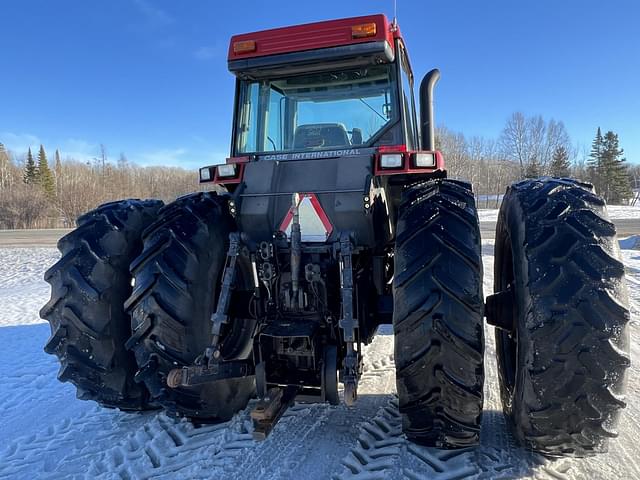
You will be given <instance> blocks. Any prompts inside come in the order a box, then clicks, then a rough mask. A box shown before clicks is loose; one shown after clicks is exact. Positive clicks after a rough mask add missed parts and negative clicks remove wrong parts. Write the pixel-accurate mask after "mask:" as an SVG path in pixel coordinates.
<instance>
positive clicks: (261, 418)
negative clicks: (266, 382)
mask: <svg viewBox="0 0 640 480" xmlns="http://www.w3.org/2000/svg"><path fill="white" fill-rule="evenodd" d="M298 390H299V388H298V387H296V386H291V385H290V386H288V387H285V388H280V387H274V388H271V389H269V392H268V393H267V396H266V397H265V398H263V399H261V400H260V401H259V402H258V404H257V405H256V406H255V408H254V409H253V410H252V411H251V419H252V420H253V427H254V430H253V439H254V440H258V441H262V440H264V439H266V438H267V436H268V435H269V433H271V430H273V427H274V426H275V425H276V423H278V420H280V417H282V414H283V413H284V412H285V411H286V410H287V408H289V407H290V406H291V404H292V403H293V401H294V400H295V398H296V394H297V393H298Z"/></svg>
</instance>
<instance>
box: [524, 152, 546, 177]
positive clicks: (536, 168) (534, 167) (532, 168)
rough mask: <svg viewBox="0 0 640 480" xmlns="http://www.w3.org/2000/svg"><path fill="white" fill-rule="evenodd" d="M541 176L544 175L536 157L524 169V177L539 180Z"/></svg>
mask: <svg viewBox="0 0 640 480" xmlns="http://www.w3.org/2000/svg"><path fill="white" fill-rule="evenodd" d="M540 175H542V168H540V162H538V158H537V157H536V156H535V155H534V156H532V157H531V159H530V160H529V162H528V163H527V164H526V165H525V167H524V177H525V178H538V177H539V176H540Z"/></svg>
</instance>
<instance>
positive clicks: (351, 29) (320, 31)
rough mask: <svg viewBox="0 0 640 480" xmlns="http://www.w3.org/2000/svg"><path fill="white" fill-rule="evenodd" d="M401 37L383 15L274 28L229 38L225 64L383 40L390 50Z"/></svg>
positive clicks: (397, 30)
mask: <svg viewBox="0 0 640 480" xmlns="http://www.w3.org/2000/svg"><path fill="white" fill-rule="evenodd" d="M394 38H401V35H400V29H399V28H398V27H397V25H394V24H392V23H391V22H389V20H388V19H387V17H386V16H385V15H383V14H377V15H367V16H362V17H351V18H343V19H339V20H329V21H323V22H314V23H307V24H303V25H294V26H290V27H281V28H273V29H270V30H261V31H258V32H252V33H243V34H240V35H234V36H233V37H231V41H230V43H229V55H228V61H229V62H233V61H236V60H243V59H248V58H256V57H265V56H269V55H280V54H285V53H294V52H304V51H307V50H317V49H321V48H331V47H340V46H348V45H356V44H360V43H367V42H383V41H386V42H387V43H388V45H389V47H390V48H391V50H392V51H393V48H394V41H393V40H394Z"/></svg>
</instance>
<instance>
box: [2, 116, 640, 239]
mask: <svg viewBox="0 0 640 480" xmlns="http://www.w3.org/2000/svg"><path fill="white" fill-rule="evenodd" d="M0 140H1V139H0ZM436 147H437V148H438V149H439V150H441V151H442V152H443V155H444V159H445V164H446V168H447V171H448V174H449V176H450V177H452V178H460V179H465V180H468V181H471V182H472V183H473V185H474V192H475V195H476V199H477V204H478V207H480V208H497V207H498V206H499V204H500V200H501V198H502V194H504V192H505V190H506V188H507V186H508V185H509V184H511V183H512V182H514V181H517V180H520V179H523V178H528V177H538V176H543V175H549V176H556V177H567V176H571V177H575V178H579V179H582V180H587V181H590V182H591V183H593V184H594V185H595V187H596V190H597V192H598V193H600V194H601V195H603V196H604V197H605V199H606V200H607V201H608V202H609V203H614V204H626V203H629V201H630V200H631V199H632V197H633V195H634V194H633V189H634V188H635V189H638V188H640V165H634V166H631V167H629V166H628V165H627V164H626V161H625V158H624V156H623V155H624V152H623V149H622V148H621V147H620V140H619V138H618V135H616V134H615V133H614V132H612V131H607V132H606V133H605V134H604V135H603V134H602V132H601V130H600V128H598V129H597V132H596V135H595V138H594V140H593V143H592V146H591V150H590V151H589V152H586V151H585V152H579V151H578V149H577V148H576V147H575V146H573V144H572V143H571V139H570V137H569V134H568V133H567V131H566V129H565V126H564V124H563V123H562V122H558V121H555V120H550V121H546V120H545V119H543V118H542V117H541V116H533V117H527V116H525V115H523V114H522V113H514V114H513V115H512V116H511V117H510V118H509V119H508V121H507V122H506V124H505V127H504V129H503V130H502V132H501V134H500V136H499V137H498V138H496V139H491V138H483V137H471V138H468V137H465V135H464V134H462V133H457V132H453V131H450V130H448V129H446V128H439V129H438V130H437V132H436ZM52 163H53V166H50V162H49V159H48V157H47V153H46V151H45V148H44V147H43V146H40V148H39V150H38V152H37V154H36V155H35V156H34V155H33V153H32V151H31V150H30V149H29V150H28V151H27V152H25V153H23V155H22V156H21V157H17V156H16V155H15V154H14V153H13V152H9V151H7V149H6V148H5V147H4V146H3V145H2V144H1V143H0V229H6V228H50V227H70V226H73V224H74V222H75V219H76V218H77V217H78V216H79V215H81V214H82V213H84V212H87V211H89V210H91V209H93V208H95V207H97V206H98V205H100V204H102V203H105V202H108V201H113V200H119V199H123V198H160V199H162V200H164V201H165V202H168V201H171V200H173V199H174V198H176V197H177V196H180V195H183V194H185V193H189V192H193V191H196V190H198V189H200V188H202V185H199V183H198V176H197V172H196V171H189V170H185V169H182V168H172V167H162V166H154V167H140V166H137V165H135V164H132V163H130V162H129V161H128V160H127V158H126V157H125V156H124V155H120V157H119V159H118V160H117V161H116V162H111V161H109V159H108V158H107V155H106V152H105V149H104V147H102V148H101V151H100V154H99V158H96V159H94V160H93V161H92V162H88V163H86V162H85V163H83V162H79V161H77V160H74V159H65V160H62V159H61V158H60V153H59V152H58V151H57V150H56V151H55V153H54V155H53V162H52ZM636 195H638V194H637V193H636Z"/></svg>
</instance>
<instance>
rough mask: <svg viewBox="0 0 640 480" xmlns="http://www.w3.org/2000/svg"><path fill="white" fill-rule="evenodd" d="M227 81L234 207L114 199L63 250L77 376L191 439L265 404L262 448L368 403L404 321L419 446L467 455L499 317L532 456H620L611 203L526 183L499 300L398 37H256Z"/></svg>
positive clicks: (400, 382) (66, 347)
mask: <svg viewBox="0 0 640 480" xmlns="http://www.w3.org/2000/svg"><path fill="white" fill-rule="evenodd" d="M228 66H229V70H230V71H231V72H232V73H233V74H234V75H235V77H236V95H235V106H234V114H233V136H232V139H231V153H230V157H229V158H228V159H227V160H226V162H225V163H224V164H221V165H215V166H207V167H204V168H201V169H200V181H201V182H203V183H205V182H210V183H213V184H215V185H216V186H217V187H218V188H217V190H218V193H214V192H209V191H207V192H198V193H194V194H191V195H187V196H184V197H181V198H178V199H177V200H176V201H174V202H172V203H170V204H168V205H162V203H161V202H159V201H155V200H148V201H140V200H125V201H119V202H114V203H109V204H106V205H103V206H101V207H99V208H98V209H96V210H94V211H92V212H89V213H87V214H86V215H84V216H82V217H80V218H79V219H78V228H77V229H76V230H75V231H73V232H71V233H70V234H68V235H67V236H65V237H64V238H62V239H61V240H60V242H59V245H58V247H59V249H60V251H61V252H62V258H61V259H60V261H58V263H56V264H55V265H54V266H53V267H51V268H50V269H49V270H48V272H47V273H46V280H47V281H48V282H49V283H50V284H51V287H52V294H51V300H50V302H48V303H47V304H46V305H45V306H44V307H43V309H42V311H41V315H42V317H43V318H46V319H47V320H48V321H49V322H50V323H51V330H52V336H51V338H50V339H49V341H48V342H47V345H46V347H45V350H46V351H47V352H49V353H52V354H55V355H57V356H58V358H59V359H60V362H61V364H62V367H61V369H60V374H59V378H60V380H62V381H71V382H72V383H73V384H75V385H76V386H77V389H78V397H80V398H82V399H89V400H94V401H97V402H98V403H100V404H102V405H104V406H107V407H116V408H119V409H121V410H144V409H150V408H158V407H163V408H165V409H166V410H167V411H168V412H170V413H172V414H174V415H176V416H184V417H188V418H189V419H192V420H193V421H196V422H215V421H222V420H228V419H229V418H230V417H231V416H232V415H233V414H234V413H236V412H238V411H239V410H241V409H243V408H245V407H246V406H247V404H248V402H249V400H250V399H251V398H252V397H256V396H257V397H258V398H259V399H260V400H259V402H258V403H257V405H256V407H255V408H254V409H253V411H252V416H253V418H254V421H255V425H256V433H255V435H256V437H264V436H265V435H266V434H268V432H269V430H270V429H271V428H272V427H273V425H274V423H275V422H276V421H277V420H278V418H279V416H280V415H281V414H282V412H283V411H284V410H285V409H286V408H287V406H288V405H289V404H290V403H291V402H293V401H294V400H296V399H297V400H298V401H311V402H329V403H330V404H338V403H339V402H341V401H344V403H346V404H347V405H353V404H354V403H355V402H356V399H357V393H358V380H359V378H360V376H361V373H362V346H363V344H367V343H368V342H370V341H371V339H372V337H373V335H374V334H375V332H376V329H377V328H378V326H379V325H381V324H393V328H394V333H395V362H396V375H397V390H398V397H399V408H400V412H401V413H402V417H403V428H404V432H405V434H406V436H407V437H408V438H409V439H410V440H412V441H415V442H418V443H422V444H425V445H430V446H436V447H441V448H457V447H466V446H472V445H474V444H476V443H478V441H479V435H480V425H481V417H482V403H483V384H484V324H483V320H484V317H485V316H486V318H487V322H488V323H489V324H491V325H494V326H495V327H496V344H497V361H498V366H499V373H500V385H501V390H502V399H503V405H504V410H505V412H506V414H507V415H508V416H509V418H510V419H511V420H512V422H513V425H514V427H515V432H516V435H517V438H518V439H519V440H520V441H521V442H523V443H524V444H525V445H527V446H529V447H531V448H534V449H536V450H538V451H542V452H544V453H547V454H551V455H562V454H573V455H586V454H590V453H593V452H597V451H600V450H602V449H603V445H604V443H603V439H605V438H606V437H609V436H611V435H613V432H614V430H613V429H614V425H615V422H616V418H617V416H618V413H619V411H620V409H621V408H622V407H623V406H624V401H623V397H622V389H623V383H624V376H625V369H626V368H627V367H628V365H629V355H628V347H629V345H628V336H627V333H626V324H627V322H628V321H629V310H628V307H627V301H628V299H627V294H626V290H625V286H624V284H623V276H624V268H623V265H622V263H621V262H620V260H619V251H618V247H617V243H616V235H615V228H614V226H613V224H612V223H611V222H609V220H608V219H607V215H606V212H605V205H604V202H603V201H602V199H601V198H600V197H598V196H597V195H596V194H595V192H594V191H593V188H592V186H591V185H588V184H585V183H581V182H578V181H575V180H570V179H555V178H543V179H537V180H526V181H523V182H520V183H517V184H514V185H513V186H511V187H510V188H509V190H508V192H507V194H506V196H505V198H504V201H503V203H502V208H501V210H500V216H499V220H498V227H497V233H496V255H495V262H496V264H495V266H496V268H495V292H496V293H494V294H493V295H491V296H489V297H488V299H487V302H486V305H485V299H484V297H483V292H482V259H481V239H480V230H479V223H478V216H477V213H476V206H475V201H474V196H473V193H472V187H471V185H470V184H469V183H466V182H463V181H459V180H452V179H448V178H447V173H446V170H445V166H444V162H443V158H442V155H441V154H440V153H439V152H438V151H436V150H435V145H434V143H435V142H434V140H435V139H434V120H433V109H432V99H433V89H434V86H435V84H436V82H437V81H438V78H439V72H438V71H437V70H432V71H431V72H429V73H428V74H427V75H426V76H425V77H424V79H423V80H422V82H421V85H420V95H419V104H420V115H418V112H417V108H416V101H415V100H414V76H413V72H412V70H411V63H410V61H409V56H408V54H407V50H406V47H405V44H404V41H403V38H402V35H401V34H400V30H399V28H398V26H397V24H395V22H389V21H388V20H387V18H386V17H385V16H384V15H372V16H365V17H357V18H348V19H343V20H335V21H328V22H319V23H312V24H307V25H299V26H294V27H287V28H278V29H274V30H267V31H261V32H254V33H250V34H244V35H237V36H234V37H233V38H232V39H231V43H230V46H229V57H228ZM220 192H222V193H220ZM340 383H342V385H343V393H342V394H340V393H339V392H340V388H339V384H340Z"/></svg>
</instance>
